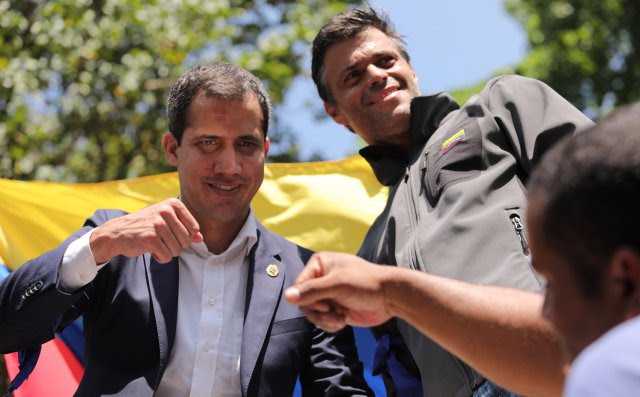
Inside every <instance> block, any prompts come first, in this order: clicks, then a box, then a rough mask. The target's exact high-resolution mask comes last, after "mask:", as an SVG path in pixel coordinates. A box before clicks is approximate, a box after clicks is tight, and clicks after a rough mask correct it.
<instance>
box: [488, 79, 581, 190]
mask: <svg viewBox="0 0 640 397" xmlns="http://www.w3.org/2000/svg"><path fill="white" fill-rule="evenodd" d="M481 95H482V96H484V97H485V100H486V101H487V103H488V107H489V110H490V111H491V113H492V115H493V116H494V119H495V120H496V122H497V123H498V125H499V126H500V128H501V129H502V130H503V131H504V132H505V133H506V134H507V137H508V139H509V141H510V142H511V145H512V147H513V152H514V155H515V156H516V157H517V160H518V162H519V164H520V165H521V169H522V171H523V172H524V175H523V176H524V177H525V179H526V176H528V175H529V174H530V173H531V171H532V168H533V167H534V166H535V164H537V162H538V161H539V160H540V157H541V156H542V155H544V153H546V152H547V150H548V149H549V148H550V147H551V146H553V145H554V144H555V143H557V142H558V141H559V140H560V139H562V138H563V137H565V136H569V135H573V134H575V133H576V132H580V131H582V130H584V129H585V128H587V127H589V126H591V125H592V124H593V122H592V121H591V120H590V119H589V118H588V117H587V116H585V115H584V114H583V113H582V112H581V111H580V110H578V109H577V108H575V107H574V106H573V105H572V104H571V103H569V102H568V101H567V100H566V99H564V98H563V97H562V96H560V95H559V94H558V93H557V92H555V91H554V90H553V89H551V87H549V86H548V85H546V84H545V83H543V82H541V81H538V80H534V79H531V78H527V77H522V76H515V75H514V76H502V77H497V78H495V79H493V80H492V81H490V82H489V83H488V84H487V86H486V87H485V89H484V90H483V92H482V93H481Z"/></svg>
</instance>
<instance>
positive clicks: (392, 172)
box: [360, 92, 460, 186]
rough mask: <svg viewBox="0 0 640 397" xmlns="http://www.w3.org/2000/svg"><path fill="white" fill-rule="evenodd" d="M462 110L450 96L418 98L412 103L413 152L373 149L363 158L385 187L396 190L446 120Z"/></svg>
mask: <svg viewBox="0 0 640 397" xmlns="http://www.w3.org/2000/svg"><path fill="white" fill-rule="evenodd" d="M459 108H460V106H459V105H458V103H457V102H456V101H455V100H454V99H453V98H452V97H451V96H450V95H449V94H446V93H442V92H441V93H439V94H435V95H428V96H418V97H415V98H413V100H412V101H411V124H410V127H409V135H410V136H409V150H405V149H402V148H399V147H397V146H391V145H370V146H367V147H365V148H363V149H361V150H360V155H361V156H362V157H364V159H365V160H367V162H368V163H369V165H371V168H372V169H373V173H374V174H375V175H376V178H377V179H378V181H379V182H380V183H381V184H383V185H384V186H392V185H394V184H396V183H397V182H398V180H399V179H400V178H401V177H402V176H403V175H404V174H405V172H406V168H407V167H408V166H409V164H410V163H411V161H412V160H413V159H414V158H415V157H416V156H417V155H419V154H420V152H421V151H422V147H423V146H424V144H425V143H426V142H427V140H428V139H429V137H431V135H432V134H433V133H434V132H435V131H436V130H437V129H438V127H439V126H440V123H441V122H442V120H443V119H444V118H445V116H446V115H448V114H449V113H451V112H452V111H454V110H456V109H459Z"/></svg>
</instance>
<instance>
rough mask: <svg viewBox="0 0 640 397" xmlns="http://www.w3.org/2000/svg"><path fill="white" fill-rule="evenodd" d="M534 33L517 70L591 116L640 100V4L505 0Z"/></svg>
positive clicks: (611, 0)
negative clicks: (556, 92) (527, 50)
mask: <svg viewBox="0 0 640 397" xmlns="http://www.w3.org/2000/svg"><path fill="white" fill-rule="evenodd" d="M505 4H506V6H507V10H508V11H509V12H510V13H511V14H512V15H514V16H515V17H516V18H517V19H519V20H520V21H521V22H522V23H523V26H524V28H525V30H526V32H527V34H528V36H529V44H530V46H531V51H530V52H529V54H528V55H527V57H526V58H525V59H524V61H523V62H522V63H521V64H520V65H518V66H517V67H516V70H515V72H517V73H519V74H523V75H526V76H531V77H535V78H538V79H541V80H543V81H545V82H547V83H548V84H549V85H550V86H552V87H553V88H554V89H556V90H557V91H558V92H560V93H561V94H562V95H563V96H564V97H566V98H567V99H568V100H570V101H571V102H572V103H573V104H575V105H576V106H578V107H579V108H581V109H583V110H585V111H586V112H587V113H588V114H589V115H590V116H596V117H597V116H599V115H601V114H602V113H603V112H606V111H608V110H610V109H611V108H612V107H613V106H618V105H622V104H627V103H631V102H634V101H637V100H638V99H639V98H640V52H638V51H639V50H640V23H639V22H640V2H638V1H637V0H575V1H568V0H505Z"/></svg>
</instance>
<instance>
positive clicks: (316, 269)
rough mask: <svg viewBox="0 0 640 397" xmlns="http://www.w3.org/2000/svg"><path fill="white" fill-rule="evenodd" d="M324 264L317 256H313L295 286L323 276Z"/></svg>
mask: <svg viewBox="0 0 640 397" xmlns="http://www.w3.org/2000/svg"><path fill="white" fill-rule="evenodd" d="M322 274H323V271H322V263H321V262H320V259H319V258H318V256H317V254H314V255H312V256H311V258H310V259H309V261H308V262H307V264H306V265H305V266H304V268H303V269H302V271H301V272H300V274H298V277H297V278H296V281H295V282H294V285H295V284H298V283H302V282H305V281H307V280H311V279H314V278H317V277H320V276H322Z"/></svg>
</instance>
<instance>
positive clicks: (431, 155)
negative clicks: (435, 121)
mask: <svg viewBox="0 0 640 397" xmlns="http://www.w3.org/2000/svg"><path fill="white" fill-rule="evenodd" d="M443 131H444V132H445V133H444V134H443V133H442V132H441V131H437V132H436V134H434V136H433V137H432V138H431V139H430V142H429V144H428V146H427V148H426V150H425V151H424V153H423V158H422V159H421V168H422V170H423V173H424V178H425V179H426V180H424V183H426V190H427V197H428V198H429V201H430V202H431V204H432V206H435V204H436V203H437V201H438V200H439V198H440V196H441V195H442V194H443V193H444V192H445V191H446V190H447V189H448V188H449V187H450V186H452V185H454V184H456V183H460V182H463V181H466V180H469V179H473V178H475V177H477V176H479V175H480V170H481V168H482V137H481V136H480V129H479V128H478V127H477V126H467V127H465V128H453V129H452V128H448V129H447V130H446V131H445V130H443Z"/></svg>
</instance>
